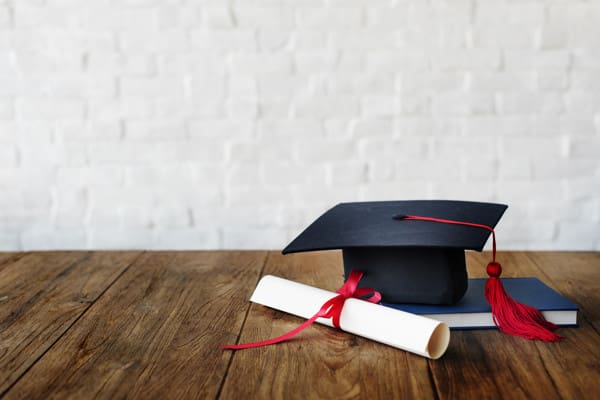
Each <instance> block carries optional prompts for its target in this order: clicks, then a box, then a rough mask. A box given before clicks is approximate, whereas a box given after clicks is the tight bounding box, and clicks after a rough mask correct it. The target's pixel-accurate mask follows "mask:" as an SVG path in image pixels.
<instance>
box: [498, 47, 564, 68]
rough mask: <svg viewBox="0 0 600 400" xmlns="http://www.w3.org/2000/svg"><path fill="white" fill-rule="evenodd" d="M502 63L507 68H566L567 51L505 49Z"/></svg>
mask: <svg viewBox="0 0 600 400" xmlns="http://www.w3.org/2000/svg"><path fill="white" fill-rule="evenodd" d="M504 64H505V67H506V69H507V70H511V69H518V70H523V69H525V68H568V67H569V64H570V54H569V51H567V50H564V49H559V50H544V51H532V50H512V49H511V50H506V51H505V52H504Z"/></svg>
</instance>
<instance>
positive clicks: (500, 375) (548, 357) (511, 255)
mask: <svg viewBox="0 0 600 400" xmlns="http://www.w3.org/2000/svg"><path fill="white" fill-rule="evenodd" d="M535 254H536V255H535V256H534V255H531V254H530V253H526V252H506V253H500V254H499V257H498V260H499V261H500V262H501V263H502V265H503V271H504V272H503V276H505V277H507V276H537V277H540V278H541V279H542V280H543V281H545V282H546V283H547V284H549V285H550V286H553V287H554V288H555V289H558V290H559V291H561V292H562V293H564V294H565V295H567V296H568V295H569V293H568V291H567V290H563V287H565V286H566V285H565V284H561V283H560V282H561V281H564V279H562V278H559V277H560V276H561V275H562V276H564V274H565V272H567V271H568V265H569V262H570V261H569V257H556V255H552V254H545V253H535ZM538 254H540V255H539V256H538ZM489 257H490V256H489V254H485V253H484V254H476V253H469V254H468V259H467V262H468V269H469V274H470V276H477V277H483V276H485V265H486V264H487V262H488V261H489ZM537 257H540V258H539V259H538V258H537ZM546 258H553V259H554V260H555V262H556V263H557V264H562V267H561V271H562V273H560V272H559V271H558V270H557V271H552V272H553V273H554V274H553V275H552V276H555V277H556V278H554V279H550V278H549V276H548V275H546V274H547V272H543V271H541V270H540V267H539V265H540V261H539V260H541V259H544V260H546ZM586 259H588V260H589V257H586ZM546 264H547V262H546ZM588 268H589V265H588ZM482 271H483V272H482ZM598 272H600V271H597V272H596V274H595V276H596V277H598ZM593 286H594V285H593V284H587V285H583V287H585V289H583V290H582V291H583V292H584V293H586V292H588V291H592V290H593ZM586 294H587V295H590V293H586ZM580 296H581V292H580V293H579V294H578V295H576V296H575V297H572V300H575V301H576V302H577V299H579V298H581V297H580ZM592 297H593V298H594V297H595V300H590V306H591V304H592V303H594V304H595V309H596V310H597V309H598V308H600V298H598V296H597V295H595V296H592ZM582 312H584V313H585V311H584V310H582ZM559 331H560V333H561V334H563V335H565V336H566V337H567V339H566V340H564V341H562V342H560V343H544V342H537V341H528V340H525V339H521V338H517V337H514V336H510V335H506V334H503V333H501V332H499V331H497V330H479V331H453V332H452V339H451V345H450V347H449V349H448V352H447V353H446V354H445V355H444V357H442V358H441V359H440V360H438V361H437V362H432V363H431V369H432V374H433V379H434V381H435V384H436V388H437V390H438V395H439V397H440V398H469V397H473V398H482V397H483V398H485V397H490V396H492V397H510V398H516V399H531V398H546V399H553V398H586V397H587V396H586V395H587V394H589V393H594V392H597V391H598V389H599V388H600V385H599V383H600V381H599V379H600V368H599V360H600V347H599V346H600V340H599V339H600V338H599V335H598V333H597V332H596V331H595V330H594V329H593V327H592V326H591V325H590V324H589V323H587V322H586V321H585V318H584V321H583V322H582V323H581V326H580V327H579V328H576V329H573V328H562V329H560V330H559Z"/></svg>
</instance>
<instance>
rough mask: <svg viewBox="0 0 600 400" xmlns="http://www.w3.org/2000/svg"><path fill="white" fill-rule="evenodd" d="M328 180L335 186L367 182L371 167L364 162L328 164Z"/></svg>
mask: <svg viewBox="0 0 600 400" xmlns="http://www.w3.org/2000/svg"><path fill="white" fill-rule="evenodd" d="M327 167H328V168H327V175H328V177H329V178H328V180H329V182H330V183H331V185H333V186H334V187H337V186H346V185H359V184H362V183H366V182H367V173H368V171H369V169H368V168H367V164H366V163H364V162H353V161H348V162H340V163H332V164H330V165H328V166H327Z"/></svg>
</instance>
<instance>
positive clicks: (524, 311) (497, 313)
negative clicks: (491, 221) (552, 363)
mask: <svg viewBox="0 0 600 400" xmlns="http://www.w3.org/2000/svg"><path fill="white" fill-rule="evenodd" d="M487 273H488V275H489V278H488V280H487V282H486V284H485V298H486V299H487V301H488V303H490V306H491V307H492V316H493V318H494V323H495V324H496V326H498V329H500V330H501V331H502V332H505V333H508V334H511V335H515V336H520V337H523V338H526V339H532V340H535V339H538V340H543V341H545V342H556V341H559V340H561V339H563V337H562V336H560V335H558V334H556V333H555V332H554V330H555V329H556V328H558V327H557V326H556V325H555V324H553V323H551V322H548V321H546V319H545V318H544V316H543V315H542V313H541V312H540V311H539V310H537V309H535V308H533V307H530V306H528V305H525V304H522V303H519V302H518V301H516V300H514V299H513V298H512V297H510V296H509V295H508V293H506V291H505V290H504V285H502V282H501V281H500V278H499V277H500V274H501V273H502V267H501V266H500V264H499V263H497V262H491V263H489V264H488V266H487Z"/></svg>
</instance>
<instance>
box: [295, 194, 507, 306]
mask: <svg viewBox="0 0 600 400" xmlns="http://www.w3.org/2000/svg"><path fill="white" fill-rule="evenodd" d="M506 208H507V206H506V205H504V204H493V203H477V202H467V201H449V200H411V201H381V202H362V203H341V204H338V205H337V206H335V207H333V208H332V209H330V210H329V211H327V212H326V213H325V214H323V215H321V216H320V217H319V218H318V219H317V220H316V221H315V222H313V223H312V224H311V225H310V226H309V227H308V228H306V229H305V230H304V232H302V233H301V234H300V235H299V236H298V237H297V238H296V239H294V240H293V241H292V242H291V243H290V244H289V245H288V246H287V247H286V248H285V249H284V250H283V254H287V253H297V252H303V251H314V250H330V249H341V250H342V255H343V260H344V275H345V277H346V278H347V277H348V275H349V273H350V271H351V270H353V269H356V270H360V271H362V272H363V273H364V277H363V279H362V280H361V282H360V286H361V287H372V288H374V289H375V290H377V291H379V292H380V293H381V295H382V297H383V301H385V302H388V303H426V304H452V303H454V302H456V301H458V300H459V299H460V298H461V297H462V296H463V295H464V293H465V291H466V289H467V272H466V265H465V254H464V250H467V249H468V250H477V251H481V250H482V249H483V246H484V245H485V242H486V241H487V239H488V237H489V235H490V230H486V229H479V228H477V227H474V226H465V225H456V224H451V223H435V222H428V221H423V220H421V221H414V220H410V219H404V218H403V216H405V215H420V216H427V217H432V218H437V219H447V220H454V221H468V222H470V223H471V224H472V225H477V224H480V225H482V226H486V227H489V228H490V229H493V227H494V226H495V225H496V224H497V223H498V221H499V220H500V218H501V217H502V214H503V213H504V211H505V210H506Z"/></svg>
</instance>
